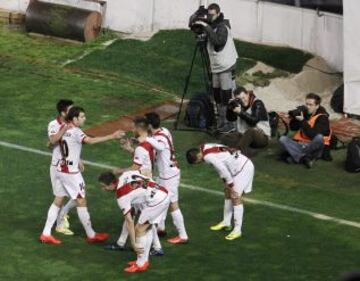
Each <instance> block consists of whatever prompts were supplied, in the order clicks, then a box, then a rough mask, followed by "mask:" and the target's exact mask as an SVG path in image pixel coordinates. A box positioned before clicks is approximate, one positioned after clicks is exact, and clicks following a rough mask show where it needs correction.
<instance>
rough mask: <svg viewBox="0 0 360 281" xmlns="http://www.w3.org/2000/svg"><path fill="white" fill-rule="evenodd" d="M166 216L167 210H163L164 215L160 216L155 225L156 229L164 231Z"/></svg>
mask: <svg viewBox="0 0 360 281" xmlns="http://www.w3.org/2000/svg"><path fill="white" fill-rule="evenodd" d="M166 216H167V210H166V212H164V215H163V216H162V218H161V219H160V222H159V223H158V225H157V229H158V230H161V231H165V221H166Z"/></svg>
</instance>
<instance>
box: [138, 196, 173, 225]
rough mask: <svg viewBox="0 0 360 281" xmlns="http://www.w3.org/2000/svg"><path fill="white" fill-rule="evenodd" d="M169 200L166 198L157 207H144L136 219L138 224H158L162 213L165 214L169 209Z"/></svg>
mask: <svg viewBox="0 0 360 281" xmlns="http://www.w3.org/2000/svg"><path fill="white" fill-rule="evenodd" d="M169 204H170V198H169V196H166V197H165V199H164V200H163V201H162V202H161V203H160V204H158V205H156V206H153V207H145V208H144V209H143V210H141V214H140V217H139V219H138V223H139V224H145V223H146V222H148V223H150V224H156V223H160V221H161V218H162V217H163V216H164V213H166V212H167V209H168V208H169Z"/></svg>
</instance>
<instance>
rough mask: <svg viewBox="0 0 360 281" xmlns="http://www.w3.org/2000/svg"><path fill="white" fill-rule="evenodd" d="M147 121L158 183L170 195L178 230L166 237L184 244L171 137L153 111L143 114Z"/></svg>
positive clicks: (178, 180)
mask: <svg viewBox="0 0 360 281" xmlns="http://www.w3.org/2000/svg"><path fill="white" fill-rule="evenodd" d="M145 117H146V119H147V120H148V122H149V126H150V130H151V133H152V137H151V138H147V142H149V143H150V144H151V145H152V146H153V147H154V148H155V150H156V156H155V163H156V166H157V170H158V172H159V180H158V183H159V185H161V186H163V187H165V188H166V189H167V190H168V191H169V195H170V202H171V203H170V211H171V216H172V219H173V223H174V225H175V227H176V229H177V231H178V235H177V236H175V237H172V238H170V239H168V240H167V241H168V242H169V243H172V244H185V243H187V242H188V239H189V237H188V235H187V233H186V229H185V224H184V217H183V215H182V212H181V210H180V207H179V203H178V202H179V185H180V168H179V165H178V162H177V160H176V156H175V148H174V143H173V138H172V135H171V133H170V132H169V130H168V129H166V128H164V127H160V116H159V115H158V114H157V113H155V112H150V113H147V114H145ZM165 220H166V213H165V215H164V217H163V218H162V220H161V222H160V225H159V229H160V230H162V231H164V230H165Z"/></svg>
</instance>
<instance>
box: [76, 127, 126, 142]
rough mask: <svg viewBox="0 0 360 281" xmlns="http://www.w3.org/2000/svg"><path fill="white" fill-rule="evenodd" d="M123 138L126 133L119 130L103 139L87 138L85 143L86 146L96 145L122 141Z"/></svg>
mask: <svg viewBox="0 0 360 281" xmlns="http://www.w3.org/2000/svg"><path fill="white" fill-rule="evenodd" d="M123 136H125V132H124V131H122V130H118V131H115V132H114V133H112V134H110V135H107V136H103V137H95V138H92V137H85V139H84V140H83V142H84V143H86V144H96V143H101V142H106V141H109V140H115V139H121V138H122V137H123Z"/></svg>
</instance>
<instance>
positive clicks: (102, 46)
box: [60, 38, 118, 67]
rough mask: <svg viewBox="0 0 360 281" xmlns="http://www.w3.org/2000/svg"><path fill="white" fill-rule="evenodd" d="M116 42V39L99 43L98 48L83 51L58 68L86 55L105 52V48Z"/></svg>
mask: <svg viewBox="0 0 360 281" xmlns="http://www.w3.org/2000/svg"><path fill="white" fill-rule="evenodd" d="M117 40H118V38H115V39H111V40H108V41H105V42H103V43H101V45H100V46H99V47H96V48H92V49H90V50H85V51H84V52H83V53H82V54H81V55H80V56H78V57H76V58H73V59H68V60H66V61H64V62H63V63H61V64H60V66H62V67H64V66H67V65H68V64H70V63H73V62H77V61H79V60H82V59H83V58H85V57H87V56H88V55H90V54H91V53H93V52H94V51H97V50H105V49H106V48H107V47H109V46H110V45H111V44H113V43H114V42H115V41H117Z"/></svg>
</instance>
